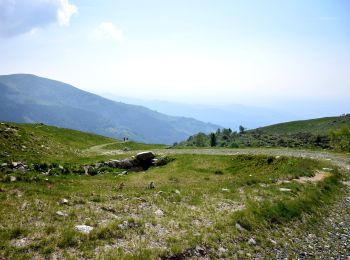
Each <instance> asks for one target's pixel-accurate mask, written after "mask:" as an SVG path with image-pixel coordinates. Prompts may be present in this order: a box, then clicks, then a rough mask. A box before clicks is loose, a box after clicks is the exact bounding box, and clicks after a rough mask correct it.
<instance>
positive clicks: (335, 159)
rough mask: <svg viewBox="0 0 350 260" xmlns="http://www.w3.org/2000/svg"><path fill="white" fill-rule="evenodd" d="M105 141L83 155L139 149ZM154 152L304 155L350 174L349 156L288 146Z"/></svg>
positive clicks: (160, 152)
mask: <svg viewBox="0 0 350 260" xmlns="http://www.w3.org/2000/svg"><path fill="white" fill-rule="evenodd" d="M114 143H116V142H113V143H107V144H101V145H96V146H92V147H90V148H88V149H86V150H84V151H83V154H85V155H119V154H127V155H129V154H130V153H137V152H140V151H127V152H125V151H122V150H108V149H104V148H105V147H106V146H108V145H111V144H114ZM153 151H154V152H155V153H159V154H212V155H237V154H252V155H272V156H292V157H306V158H311V159H317V160H327V161H331V163H333V164H334V165H336V166H338V167H340V168H342V169H343V170H344V171H346V172H347V173H349V174H350V156H348V155H345V154H337V153H331V152H327V151H306V150H296V149H288V148H244V149H236V148H235V149H192V148H190V149H155V150H153Z"/></svg>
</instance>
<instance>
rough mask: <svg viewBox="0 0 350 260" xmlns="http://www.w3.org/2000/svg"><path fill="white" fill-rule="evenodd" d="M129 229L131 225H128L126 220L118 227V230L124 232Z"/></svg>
mask: <svg viewBox="0 0 350 260" xmlns="http://www.w3.org/2000/svg"><path fill="white" fill-rule="evenodd" d="M128 227H129V223H128V221H126V220H125V221H123V223H122V224H119V225H118V228H119V229H123V230H124V229H127V228H128Z"/></svg>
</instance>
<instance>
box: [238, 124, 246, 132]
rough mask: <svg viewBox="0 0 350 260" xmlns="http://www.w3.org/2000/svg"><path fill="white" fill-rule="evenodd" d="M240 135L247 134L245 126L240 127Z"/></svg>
mask: <svg viewBox="0 0 350 260" xmlns="http://www.w3.org/2000/svg"><path fill="white" fill-rule="evenodd" d="M239 133H240V134H244V133H245V128H244V126H242V125H240V126H239Z"/></svg>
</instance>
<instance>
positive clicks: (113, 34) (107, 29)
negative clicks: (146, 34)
mask: <svg viewBox="0 0 350 260" xmlns="http://www.w3.org/2000/svg"><path fill="white" fill-rule="evenodd" d="M94 34H95V36H96V38H97V39H99V40H114V41H116V42H123V41H124V39H125V38H124V33H123V31H122V30H120V29H118V28H116V27H115V26H114V24H113V23H111V22H103V23H100V25H99V26H98V28H97V29H96V30H95V32H94Z"/></svg>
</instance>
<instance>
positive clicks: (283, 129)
mask: <svg viewBox="0 0 350 260" xmlns="http://www.w3.org/2000/svg"><path fill="white" fill-rule="evenodd" d="M343 125H347V126H349V127H350V114H348V115H342V116H334V117H323V118H316V119H309V120H298V121H292V122H286V123H280V124H274V125H270V126H265V127H260V128H257V129H256V130H257V131H262V132H263V133H266V134H280V135H283V134H296V133H312V134H329V132H331V131H333V130H336V129H339V128H340V127H341V126H343ZM253 131H254V130H253Z"/></svg>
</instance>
